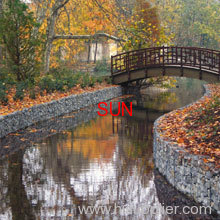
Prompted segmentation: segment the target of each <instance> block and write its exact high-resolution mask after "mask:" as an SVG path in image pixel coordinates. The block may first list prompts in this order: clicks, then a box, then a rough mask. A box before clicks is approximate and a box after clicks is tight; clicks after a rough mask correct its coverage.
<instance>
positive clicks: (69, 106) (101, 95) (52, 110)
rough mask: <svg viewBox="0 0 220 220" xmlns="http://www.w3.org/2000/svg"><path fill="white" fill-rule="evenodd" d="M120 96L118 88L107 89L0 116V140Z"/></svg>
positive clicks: (120, 89) (120, 92)
mask: <svg viewBox="0 0 220 220" xmlns="http://www.w3.org/2000/svg"><path fill="white" fill-rule="evenodd" d="M121 95H122V88H121V87H120V86H114V87H109V88H105V89H101V90H97V91H94V92H86V93H82V94H78V95H71V96H68V97H65V98H62V99H60V100H54V101H51V102H48V103H43V104H40V105H36V106H33V107H31V108H25V109H23V110H22V111H16V112H13V113H12V114H9V115H5V116H0V138H2V137H4V136H6V135H7V134H10V133H12V132H16V131H18V130H20V129H24V128H26V127H29V126H31V125H32V124H34V123H37V122H40V121H44V120H48V119H51V118H53V117H57V116H61V115H64V114H67V113H70V112H72V111H76V110H79V109H81V108H85V107H88V106H90V105H95V104H97V103H99V102H102V101H107V100H110V99H112V98H115V97H118V96H121Z"/></svg>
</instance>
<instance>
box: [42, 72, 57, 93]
mask: <svg viewBox="0 0 220 220" xmlns="http://www.w3.org/2000/svg"><path fill="white" fill-rule="evenodd" d="M39 87H40V89H41V90H42V91H44V90H46V91H47V92H48V93H50V92H53V91H54V90H55V89H56V80H55V79H54V78H53V76H52V75H46V76H43V77H42V78H41V79H40V82H39Z"/></svg>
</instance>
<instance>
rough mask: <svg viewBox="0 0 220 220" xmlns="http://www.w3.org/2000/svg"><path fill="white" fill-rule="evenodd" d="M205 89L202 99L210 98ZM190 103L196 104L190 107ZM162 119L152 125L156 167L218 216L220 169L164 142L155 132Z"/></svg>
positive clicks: (219, 205) (177, 186)
mask: <svg viewBox="0 0 220 220" xmlns="http://www.w3.org/2000/svg"><path fill="white" fill-rule="evenodd" d="M205 89H206V92H205V95H204V96H203V97H202V98H201V99H204V98H205V97H207V96H210V90H209V89H208V87H207V86H205ZM201 99H200V100H201ZM193 104H195V102H194V103H192V104H190V105H193ZM188 106H189V105H188ZM183 108H186V107H183ZM183 108H182V109H183ZM164 117H166V115H163V116H161V117H160V118H158V119H157V120H156V121H155V123H154V142H153V148H154V149H153V150H154V163H155V167H156V168H157V169H158V170H159V172H160V173H161V174H162V175H163V176H165V177H166V179H167V180H168V182H169V183H170V184H172V185H173V186H174V187H175V188H176V189H177V190H179V191H181V192H183V193H185V194H186V195H188V196H189V197H191V198H193V199H194V200H195V201H196V202H199V203H201V204H203V205H204V206H211V207H212V209H213V210H215V211H217V213H218V214H220V170H216V169H215V167H214V164H211V163H209V164H207V163H204V161H203V159H204V158H206V157H205V156H201V155H193V154H191V153H189V152H187V151H185V150H184V148H183V147H179V146H178V145H177V144H175V143H173V142H172V141H169V140H168V141H167V139H166V140H164V138H163V136H162V132H161V131H159V130H158V125H159V123H161V122H162V121H163V118H164Z"/></svg>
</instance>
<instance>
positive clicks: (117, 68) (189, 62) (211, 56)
mask: <svg viewBox="0 0 220 220" xmlns="http://www.w3.org/2000/svg"><path fill="white" fill-rule="evenodd" d="M165 66H179V67H184V66H186V67H187V66H188V67H194V68H198V69H200V71H202V70H210V71H212V72H214V73H216V74H219V76H220V51H217V50H210V49H204V48H195V47H155V48H146V49H140V50H135V51H129V52H125V53H122V54H118V55H115V56H112V58H111V72H112V75H113V76H114V75H117V74H120V73H124V72H128V73H129V72H130V71H133V70H139V69H147V68H149V67H165Z"/></svg>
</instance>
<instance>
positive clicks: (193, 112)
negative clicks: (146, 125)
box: [158, 84, 220, 168]
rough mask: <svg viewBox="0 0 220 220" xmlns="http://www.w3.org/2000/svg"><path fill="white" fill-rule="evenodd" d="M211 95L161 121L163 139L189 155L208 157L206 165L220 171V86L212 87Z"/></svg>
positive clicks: (160, 127)
mask: <svg viewBox="0 0 220 220" xmlns="http://www.w3.org/2000/svg"><path fill="white" fill-rule="evenodd" d="M209 89H210V90H211V96H210V97H208V96H205V98H203V99H202V100H200V101H198V102H197V103H195V104H193V105H190V106H188V107H186V108H184V109H179V110H176V111H173V112H171V113H169V114H167V115H166V117H165V118H163V119H161V120H160V122H159V124H160V125H159V128H158V129H159V130H160V131H161V132H162V136H163V137H164V138H165V139H167V140H171V141H172V142H175V143H176V144H178V145H179V146H180V147H183V148H184V149H186V150H187V151H189V152H192V153H194V154H199V155H205V156H207V158H204V162H212V163H215V165H216V166H217V167H218V168H220V92H219V91H220V85H219V84H216V85H209Z"/></svg>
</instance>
